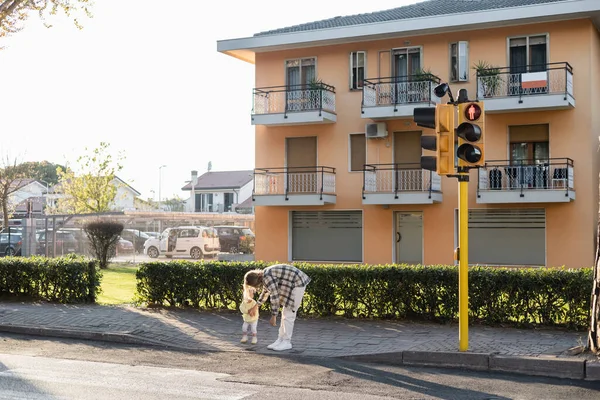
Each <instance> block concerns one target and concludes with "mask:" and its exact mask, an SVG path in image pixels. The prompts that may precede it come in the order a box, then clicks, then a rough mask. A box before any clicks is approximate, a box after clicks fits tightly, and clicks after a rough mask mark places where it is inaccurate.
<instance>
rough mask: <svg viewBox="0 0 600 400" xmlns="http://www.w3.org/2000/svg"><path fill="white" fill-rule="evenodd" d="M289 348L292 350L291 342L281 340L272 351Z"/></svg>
mask: <svg viewBox="0 0 600 400" xmlns="http://www.w3.org/2000/svg"><path fill="white" fill-rule="evenodd" d="M291 348H292V342H290V341H289V340H282V341H281V343H279V344H278V345H277V346H275V347H273V350H275V351H283V350H289V349H291Z"/></svg>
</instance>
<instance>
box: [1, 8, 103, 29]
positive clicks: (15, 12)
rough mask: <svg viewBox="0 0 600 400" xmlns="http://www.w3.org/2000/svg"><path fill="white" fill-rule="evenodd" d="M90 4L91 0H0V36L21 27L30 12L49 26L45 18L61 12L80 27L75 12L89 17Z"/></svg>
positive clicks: (90, 14)
mask: <svg viewBox="0 0 600 400" xmlns="http://www.w3.org/2000/svg"><path fill="white" fill-rule="evenodd" d="M91 6H92V0H0V38H2V37H6V36H8V35H10V34H11V33H15V32H18V31H20V30H21V29H23V22H24V21H25V20H26V19H27V18H28V17H29V15H30V14H31V13H35V14H38V15H39V17H40V18H41V20H42V22H43V23H44V25H46V26H47V27H51V26H52V25H50V24H49V23H48V22H47V18H48V17H49V16H55V15H57V14H58V13H61V12H62V13H63V14H65V15H66V16H67V17H69V18H70V19H72V20H73V23H74V24H75V26H76V27H77V28H78V29H82V26H81V24H80V23H79V19H78V18H77V17H76V14H81V13H83V14H85V15H86V16H87V17H89V18H91V17H92V13H91Z"/></svg>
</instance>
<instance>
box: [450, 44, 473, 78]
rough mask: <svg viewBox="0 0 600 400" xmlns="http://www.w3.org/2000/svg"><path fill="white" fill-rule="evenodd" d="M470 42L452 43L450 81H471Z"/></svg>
mask: <svg viewBox="0 0 600 400" xmlns="http://www.w3.org/2000/svg"><path fill="white" fill-rule="evenodd" d="M468 55H469V42H456V43H450V81H451V82H467V81H468V80H469V56H468Z"/></svg>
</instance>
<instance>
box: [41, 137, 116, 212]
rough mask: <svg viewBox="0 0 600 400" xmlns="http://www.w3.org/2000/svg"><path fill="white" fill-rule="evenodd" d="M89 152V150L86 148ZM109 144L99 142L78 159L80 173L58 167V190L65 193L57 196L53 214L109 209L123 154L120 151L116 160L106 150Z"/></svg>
mask: <svg viewBox="0 0 600 400" xmlns="http://www.w3.org/2000/svg"><path fill="white" fill-rule="evenodd" d="M85 150H86V151H88V149H87V148H86V149H85ZM108 150H109V144H108V143H106V142H100V147H98V148H96V149H94V150H92V151H91V153H90V154H85V155H83V156H80V157H79V158H78V159H77V163H78V164H79V174H76V171H74V170H72V169H71V168H68V167H67V168H66V169H64V170H63V169H62V168H61V167H58V168H57V173H58V185H57V190H58V191H60V192H61V193H62V194H63V195H64V196H63V197H61V198H60V199H58V202H57V205H56V207H55V209H53V210H52V211H51V212H52V213H60V214H88V213H101V212H107V211H110V210H111V207H112V204H113V202H114V200H115V198H116V194H117V186H116V185H115V183H114V180H115V176H116V173H117V172H119V171H120V170H121V169H122V168H123V166H122V165H121V164H120V162H121V160H123V159H124V157H123V156H122V155H121V154H119V155H118V156H117V159H116V161H115V160H113V157H112V155H111V154H110V153H109V152H108Z"/></svg>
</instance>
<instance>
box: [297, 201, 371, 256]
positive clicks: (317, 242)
mask: <svg viewBox="0 0 600 400" xmlns="http://www.w3.org/2000/svg"><path fill="white" fill-rule="evenodd" d="M291 219H292V238H291V241H292V257H291V258H292V260H293V261H324V262H325V261H335V262H357V263H360V262H362V248H363V245H362V212H361V211H293V212H292V216H291Z"/></svg>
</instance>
